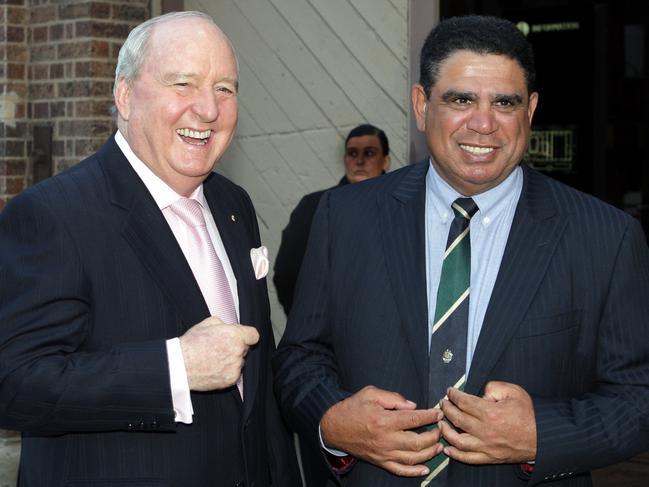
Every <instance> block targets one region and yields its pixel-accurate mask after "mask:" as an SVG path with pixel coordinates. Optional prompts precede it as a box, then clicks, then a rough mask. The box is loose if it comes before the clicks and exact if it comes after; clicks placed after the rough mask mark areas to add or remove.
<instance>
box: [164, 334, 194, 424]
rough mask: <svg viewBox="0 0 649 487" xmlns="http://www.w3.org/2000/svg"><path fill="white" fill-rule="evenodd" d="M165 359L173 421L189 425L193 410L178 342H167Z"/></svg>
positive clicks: (176, 339)
mask: <svg viewBox="0 0 649 487" xmlns="http://www.w3.org/2000/svg"><path fill="white" fill-rule="evenodd" d="M166 344H167V359H168V361H169V381H170V382H171V402H172V404H173V408H174V413H175V421H176V422H177V423H185V424H191V423H192V422H193V419H192V416H193V415H194V408H193V407H192V399H191V396H190V393H189V382H188V381H187V370H186V369H185V360H184V359H183V352H182V349H181V348H180V340H179V339H178V338H172V339H170V340H167V342H166Z"/></svg>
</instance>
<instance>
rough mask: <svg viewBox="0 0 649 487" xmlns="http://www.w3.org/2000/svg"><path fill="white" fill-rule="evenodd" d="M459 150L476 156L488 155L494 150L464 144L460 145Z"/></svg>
mask: <svg viewBox="0 0 649 487" xmlns="http://www.w3.org/2000/svg"><path fill="white" fill-rule="evenodd" d="M460 148H461V149H462V150H465V151H467V152H470V153H471V154H478V155H482V154H489V153H490V152H492V151H493V150H494V149H493V147H476V146H474V145H464V144H460Z"/></svg>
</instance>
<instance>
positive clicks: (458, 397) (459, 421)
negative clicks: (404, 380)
mask: <svg viewBox="0 0 649 487" xmlns="http://www.w3.org/2000/svg"><path fill="white" fill-rule="evenodd" d="M442 411H444V415H445V417H446V418H447V419H448V420H449V421H450V422H451V423H453V424H454V425H455V427H456V428H458V429H460V430H462V431H463V432H462V433H459V432H457V431H455V430H454V429H453V427H452V426H451V425H449V424H448V423H446V422H444V421H442V422H441V423H440V430H441V432H442V436H443V437H444V438H445V439H446V441H447V442H448V444H449V446H448V447H447V448H445V449H444V453H445V454H446V455H448V456H449V457H451V458H453V459H454V460H458V461H460V462H463V463H471V464H476V465H479V464H496V463H524V462H528V461H531V460H534V459H535V458H536V419H535V417H534V406H533V404H532V398H531V397H530V395H529V394H528V393H527V392H526V391H525V389H523V388H522V387H520V386H517V385H516V384H509V383H507V382H489V383H488V384H487V386H486V387H485V394H484V396H483V397H482V398H480V397H477V396H472V395H470V394H466V393H464V392H461V391H459V390H458V389H453V388H451V389H449V391H448V400H444V401H442Z"/></svg>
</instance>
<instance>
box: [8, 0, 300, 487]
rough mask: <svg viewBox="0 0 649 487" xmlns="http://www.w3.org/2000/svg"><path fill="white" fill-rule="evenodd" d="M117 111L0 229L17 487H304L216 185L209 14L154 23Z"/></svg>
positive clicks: (222, 73) (246, 212) (222, 134)
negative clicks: (102, 134)
mask: <svg viewBox="0 0 649 487" xmlns="http://www.w3.org/2000/svg"><path fill="white" fill-rule="evenodd" d="M114 95H115V106H116V108H117V127H118V131H117V133H116V134H115V135H114V136H113V137H111V138H110V139H109V140H108V141H107V142H106V144H105V145H104V146H103V147H102V148H101V149H100V150H99V151H98V152H97V153H96V154H94V155H93V156H91V157H90V158H88V159H86V160H85V161H83V162H81V163H79V164H78V165H77V166H76V167H74V168H72V169H71V170H69V171H66V172H65V173H62V174H61V175H58V176H56V177H54V178H51V179H49V180H46V181H44V182H43V183H41V184H39V185H36V186H35V187H32V188H30V189H28V190H26V191H24V192H23V193H22V194H20V195H19V196H17V197H15V198H14V199H13V200H12V201H11V202H10V203H9V204H8V205H7V207H6V208H5V210H4V211H3V212H2V214H1V215H0V426H1V427H6V428H10V429H15V430H20V431H22V432H23V439H22V454H21V463H20V472H19V485H20V486H25V487H28V486H36V487H43V486H63V485H90V484H92V485H99V484H101V485H106V486H117V485H126V484H128V485H145V484H146V485H151V486H152V485H168V486H213V485H216V484H218V485H228V486H243V485H248V486H252V485H255V486H258V487H261V486H270V485H273V486H292V485H299V476H298V472H297V469H296V463H295V456H294V451H293V446H292V441H291V437H290V435H289V433H288V432H287V430H286V429H285V427H284V424H283V423H282V420H281V418H280V416H279V414H278V410H277V406H276V401H275V398H274V395H273V392H272V389H271V382H272V381H271V376H270V354H271V352H272V350H273V349H274V345H273V335H272V332H271V327H270V318H269V304H268V297H267V289H266V281H265V279H264V278H263V273H255V270H254V267H253V264H255V262H253V261H251V249H255V248H258V247H260V245H261V243H260V241H259V232H258V228H257V222H256V217H255V212H254V209H253V207H252V203H251V201H250V198H249V197H248V195H247V194H246V193H245V191H244V190H243V189H242V188H240V187H238V186H236V185H234V184H233V183H231V182H230V181H228V180H227V179H225V178H223V177H222V176H219V175H217V174H214V173H212V169H213V167H214V165H215V163H216V162H217V161H218V160H219V159H220V157H221V156H222V155H223V153H224V152H225V150H226V149H227V147H228V146H229V144H230V142H231V140H232V137H233V135H234V130H235V127H236V123H237V117H238V102H237V97H238V69H237V61H236V57H235V53H234V50H233V48H232V46H231V44H230V42H229V40H228V39H227V38H226V36H225V35H224V34H223V33H222V32H221V30H220V29H219V28H218V27H217V26H216V25H215V24H214V22H213V21H212V19H211V18H210V17H209V16H207V15H205V14H201V13H199V12H183V13H175V14H168V15H164V16H161V17H157V18H154V19H151V20H149V21H147V22H145V23H143V24H141V25H140V26H138V27H137V28H135V29H134V30H133V31H132V32H131V33H130V35H129V37H128V39H127V41H126V43H125V44H124V46H123V47H122V49H121V51H120V54H119V60H118V66H117V69H116V76H115V88H114ZM252 254H253V255H257V256H258V255H259V254H255V253H254V252H253V253H252ZM257 258H259V257H257ZM257 267H258V268H260V267H259V266H257ZM240 323H243V324H240ZM244 364H245V365H244Z"/></svg>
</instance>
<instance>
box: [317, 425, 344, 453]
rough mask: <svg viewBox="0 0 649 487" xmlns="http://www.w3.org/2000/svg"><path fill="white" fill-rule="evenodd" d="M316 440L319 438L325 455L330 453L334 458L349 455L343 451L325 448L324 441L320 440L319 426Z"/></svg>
mask: <svg viewBox="0 0 649 487" xmlns="http://www.w3.org/2000/svg"><path fill="white" fill-rule="evenodd" d="M318 438H320V446H321V447H322V449H323V450H324V451H326V452H327V453H330V454H331V455H333V456H334V457H346V456H348V455H349V453H345V452H344V451H340V450H334V449H333V448H327V446H326V445H325V444H324V441H323V440H322V432H321V431H320V425H318Z"/></svg>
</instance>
